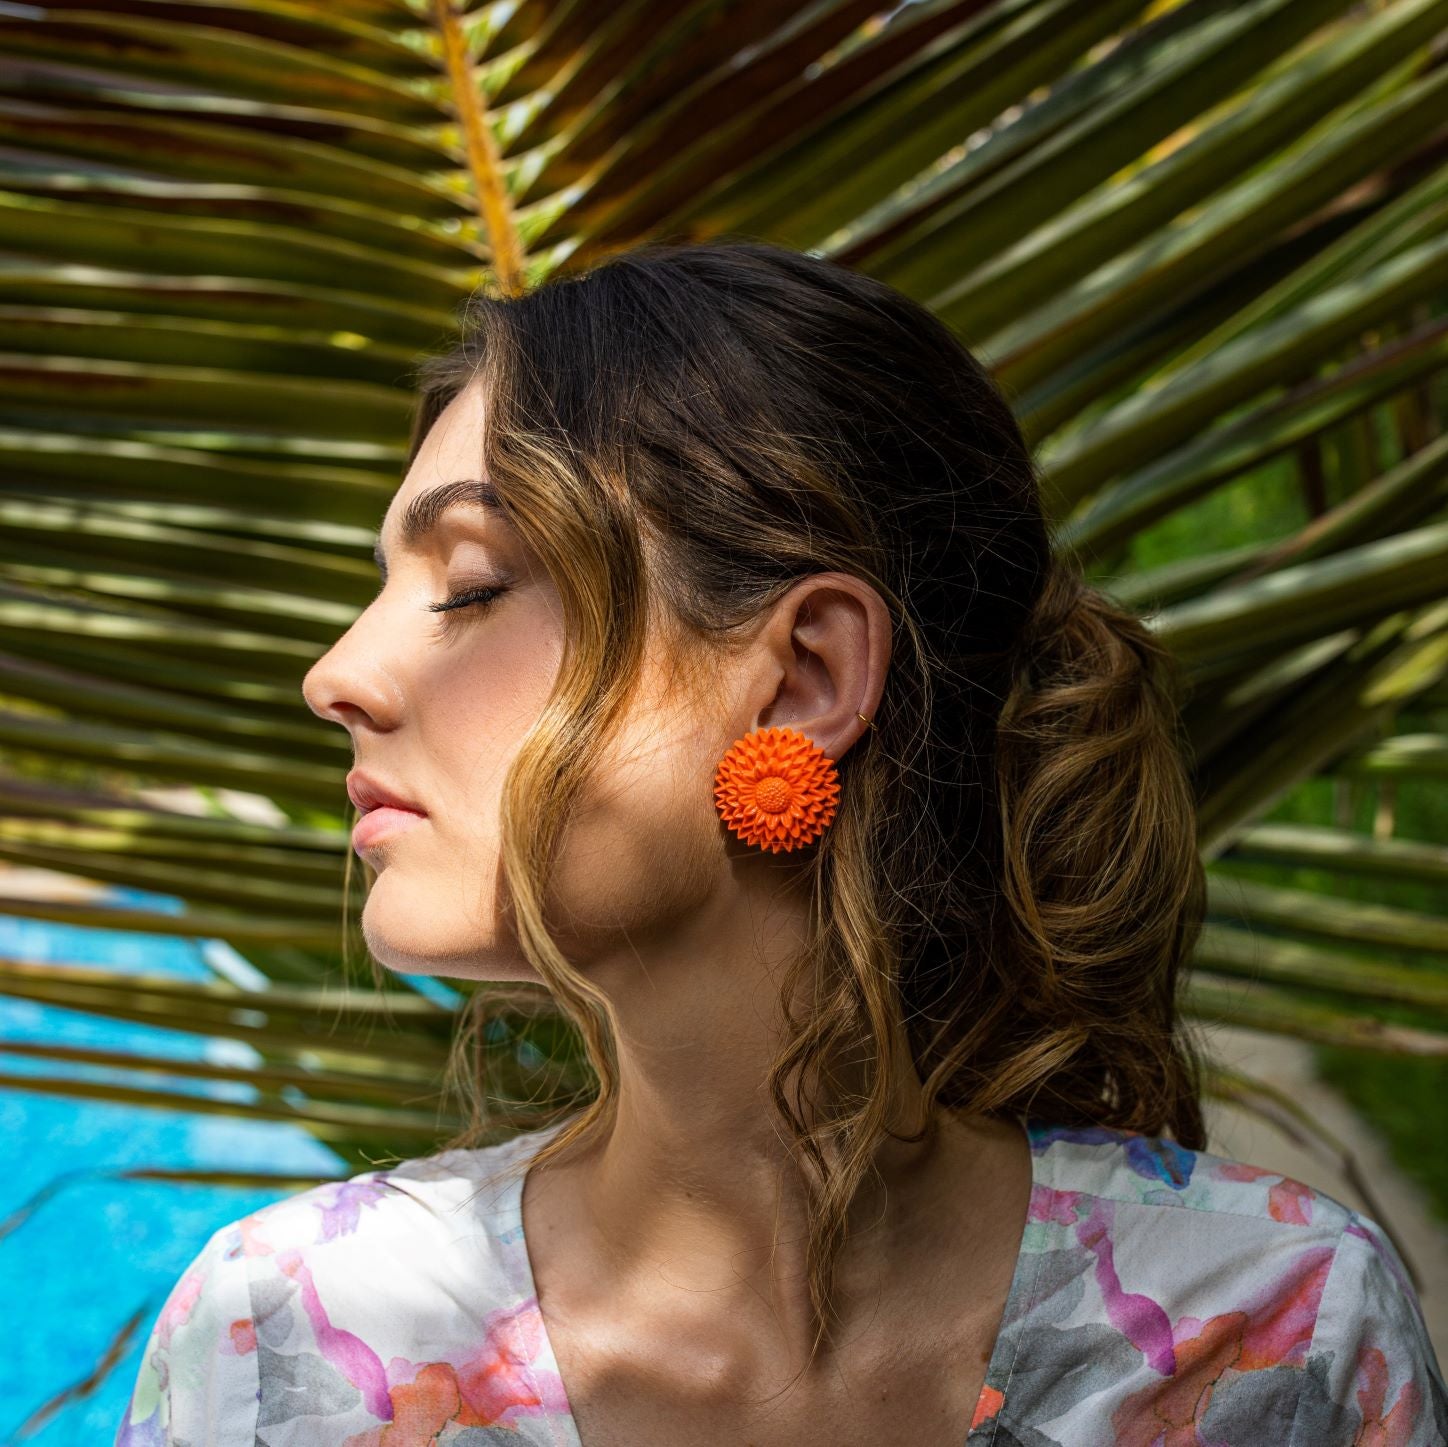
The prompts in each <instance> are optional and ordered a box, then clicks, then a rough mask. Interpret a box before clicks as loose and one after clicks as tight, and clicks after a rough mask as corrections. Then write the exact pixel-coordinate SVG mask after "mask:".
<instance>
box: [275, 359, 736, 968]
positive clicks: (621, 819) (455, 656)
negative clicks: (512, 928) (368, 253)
mask: <svg viewBox="0 0 1448 1447" xmlns="http://www.w3.org/2000/svg"><path fill="white" fill-rule="evenodd" d="M483 406H484V399H483V394H482V392H481V389H480V388H479V387H478V386H476V385H474V386H471V387H468V388H466V389H464V391H462V392H461V393H460V394H459V395H458V397H457V398H456V399H455V400H454V401H453V402H452V403H451V405H449V406H448V407H447V409H446V410H445V411H444V412H443V413H442V415H441V416H440V417H439V419H438V421H437V423H436V424H435V425H434V426H433V428H432V429H431V431H430V432H429V433H428V435H427V438H426V439H425V441H424V443H423V445H422V447H421V449H420V450H419V452H418V455H417V457H416V459H415V460H414V462H413V465H412V467H411V468H410V470H409V471H408V474H407V477H406V478H405V479H404V481H403V483H402V486H401V487H400V488H399V490H398V492H397V495H396V496H395V497H394V498H393V500H392V503H391V505H390V506H389V508H388V511H387V515H386V517H385V518H384V520H383V523H382V526H381V528H380V529H379V555H380V557H381V559H382V560H383V561H384V562H385V575H384V577H383V586H382V588H381V591H380V592H379V593H378V595H377V596H376V598H375V599H374V600H373V601H372V603H371V604H370V605H369V606H368V607H367V608H366V610H365V611H364V612H363V613H362V614H361V616H360V617H358V619H357V620H356V621H355V622H354V623H353V624H352V626H351V627H350V628H349V629H348V630H347V632H346V633H345V634H343V636H342V637H341V638H340V639H338V641H337V642H336V643H335V644H334V645H333V646H332V647H331V649H330V650H329V651H328V652H327V653H326V654H325V655H324V656H323V657H322V658H321V659H319V660H318V661H317V663H316V664H314V665H313V667H312V668H311V669H310V671H309V672H308V674H307V677H306V679H305V681H304V683H303V689H302V691H303V695H304V697H305V699H306V701H307V704H308V706H309V707H310V708H311V709H312V711H313V712H314V713H316V714H317V715H318V716H319V717H321V718H325V719H329V720H331V721H332V722H334V723H339V724H341V725H342V726H343V727H344V728H346V729H347V731H348V733H349V734H350V735H351V737H352V745H353V755H354V765H355V767H354V769H353V772H352V774H351V775H349V786H350V788H351V791H352V792H353V794H354V798H358V797H359V796H360V799H359V801H363V800H365V799H366V797H367V791H368V790H369V788H380V789H381V790H383V791H385V792H386V793H387V794H388V795H390V796H392V797H393V799H395V800H396V801H398V802H401V803H405V804H407V805H409V806H411V807H412V808H414V809H415V810H418V811H421V814H422V817H420V818H419V817H415V816H409V815H405V814H404V815H396V816H388V817H390V818H392V819H393V820H394V821H395V822H396V824H397V825H399V826H400V827H395V828H388V829H385V830H384V831H383V832H381V833H379V834H378V835H377V837H376V838H375V839H374V840H373V841H372V842H367V840H366V839H365V838H364V839H363V840H362V841H361V842H359V845H358V849H359V853H362V854H363V857H365V858H366V860H367V862H368V863H369V864H370V865H372V867H373V868H374V869H375V870H376V871H377V872H378V873H377V879H376V882H375V883H374V885H373V887H372V889H371V891H370V892H369V894H368V898H367V901H366V905H365V908H364V910H363V916H362V929H363V934H364V936H365V938H366V940H367V944H368V947H369V949H370V950H371V952H372V954H373V956H374V957H375V958H376V959H377V960H378V961H379V962H380V963H382V964H383V965H385V966H387V967H388V968H390V969H393V970H397V971H399V972H402V973H406V974H430V975H451V976H454V977H457V978H475V979H487V980H515V979H535V978H536V975H535V974H534V972H533V970H532V968H531V967H530V966H529V965H528V963H527V961H526V960H525V959H524V957H523V956H522V953H521V951H520V950H519V949H518V948H517V946H516V942H515V940H514V939H513V937H512V936H511V934H510V933H509V932H508V931H506V930H505V928H503V926H502V922H501V911H500V909H499V889H498V877H499V876H498V865H499V833H500V826H499V805H500V799H501V793H502V785H503V780H504V777H505V775H506V773H507V770H508V767H509V765H510V764H511V762H512V760H513V758H514V755H515V754H516V753H517V750H518V747H519V745H520V744H521V742H522V740H523V737H524V735H525V734H526V733H527V731H528V729H529V728H530V727H531V726H532V724H533V723H534V721H535V720H536V719H537V718H538V716H539V714H540V712H541V710H542V708H543V705H544V702H545V700H546V699H547V697H548V694H549V692H550V690H551V688H552V685H553V680H554V677H555V675H556V673H557V670H558V665H559V661H560V659H561V656H562V646H563V636H564V635H563V613H562V605H561V602H560V599H559V597H558V593H557V590H556V589H555V587H554V586H553V584H552V582H551V580H550V578H549V577H548V575H547V573H546V572H545V571H544V570H543V568H542V567H541V565H540V564H539V563H538V562H537V561H536V560H535V558H534V557H533V556H532V555H531V553H530V552H529V550H527V549H526V548H525V547H524V546H523V544H522V541H521V539H520V538H519V537H518V535H517V534H516V533H515V532H514V531H513V530H512V528H511V526H510V524H509V523H508V522H507V520H506V518H505V517H504V515H503V514H502V513H501V512H500V511H497V510H494V509H492V508H489V507H486V506H484V505H481V504H479V503H477V502H475V501H474V502H463V503H460V504H457V505H454V506H452V507H449V508H447V509H445V510H443V511H442V512H440V513H439V514H438V515H437V516H436V518H435V520H434V521H433V523H432V525H431V526H430V527H427V528H426V529H425V530H424V531H420V532H417V533H416V534H415V535H414V536H412V537H409V536H408V529H407V528H406V527H405V519H406V518H407V517H408V515H409V510H410V509H411V508H412V507H413V506H414V505H416V504H419V502H420V501H421V500H422V499H425V498H427V497H428V496H429V494H432V493H433V492H434V490H435V489H442V488H447V487H448V485H449V484H453V483H458V482H466V481H468V480H473V479H477V478H479V476H480V464H479V461H478V458H479V455H480V444H479V439H480V427H481V420H482V408H483ZM434 501H436V499H435V498H434ZM479 589H489V590H492V589H497V590H501V591H500V592H498V593H497V595H496V596H495V597H493V598H492V600H491V601H486V600H487V598H488V596H489V595H488V594H486V593H485V594H484V595H483V596H484V601H479V602H474V603H472V604H468V605H466V606H462V607H458V608H455V609H452V610H449V611H434V605H437V604H441V603H444V602H447V601H448V600H450V599H451V600H456V601H459V602H461V601H462V600H463V599H464V598H466V597H467V595H468V594H469V593H470V592H473V591H476V590H479ZM661 679H662V673H661V672H660V671H659V670H658V669H657V667H656V660H654V659H653V658H652V657H651V659H650V663H649V665H648V667H646V669H645V688H644V690H643V692H642V694H641V699H642V700H643V706H642V707H641V708H640V709H638V710H636V711H635V712H634V713H633V714H632V715H631V716H630V718H629V720H628V725H627V727H626V728H625V730H624V731H623V733H622V735H621V736H620V738H619V739H618V740H617V741H616V743H615V744H614V745H613V746H612V748H611V750H610V753H609V757H608V758H607V759H606V761H605V766H604V767H603V768H602V769H601V770H600V771H599V772H598V773H597V774H596V775H595V776H594V780H595V782H594V783H593V784H592V785H591V786H590V789H589V790H588V792H587V793H586V794H585V797H584V799H583V801H581V809H580V814H579V817H578V818H577V820H576V823H575V825H574V827H573V828H572V829H571V830H570V832H569V834H568V837H567V840H566V846H565V849H564V852H563V855H562V857H561V858H560V860H559V863H558V867H557V871H556V874H555V887H554V890H553V891H552V892H550V895H549V901H548V910H549V925H550V927H551V928H553V930H554V934H555V938H557V940H558V943H559V944H560V947H563V948H564V949H565V952H566V953H568V954H569V955H570V957H571V958H573V960H574V962H575V963H576V964H584V963H586V961H587V957H588V956H589V955H591V954H597V953H599V952H603V951H608V950H609V949H610V948H612V947H615V946H617V945H618V944H619V943H620V942H622V941H625V940H633V941H634V942H635V943H636V942H637V940H638V937H639V936H640V935H641V934H644V933H647V932H649V931H650V930H651V929H653V928H656V927H657V926H658V925H660V924H661V923H662V922H663V921H665V920H667V919H669V918H676V917H677V916H678V915H679V913H680V912H681V911H687V910H688V909H689V908H690V906H691V905H695V904H697V903H698V902H699V901H700V900H701V899H702V898H703V897H704V896H705V895H706V894H707V893H708V891H709V889H710V887H711V883H713V882H717V880H718V879H719V878H720V877H721V871H722V869H723V865H724V854H723V849H722V846H721V844H720V840H719V822H718V819H717V816H716V815H715V813H714V808H713V796H712V777H713V768H714V764H715V762H716V761H717V759H718V757H719V756H720V755H721V754H722V753H723V751H724V750H725V749H726V748H727V747H728V745H729V742H730V735H729V724H728V722H727V720H728V718H729V717H730V716H731V715H732V713H733V712H734V710H733V709H731V707H730V705H729V702H728V700H725V699H720V700H719V701H718V708H719V712H718V717H717V719H716V720H715V721H714V722H713V723H712V724H710V723H708V722H705V721H701V720H700V719H699V718H697V717H696V716H695V714H694V713H693V712H692V711H690V710H687V709H685V708H684V707H682V705H681V703H680V701H678V700H676V699H675V700H671V698H670V693H671V690H670V689H668V688H667V687H664V686H663V685H662V683H661ZM650 680H653V682H654V685H655V686H654V687H652V688H651V687H649V682H650ZM374 797H375V794H374ZM383 817H384V816H383V815H382V814H381V813H379V814H378V815H377V817H376V818H375V819H374V820H373V821H372V823H373V824H374V825H375V824H376V823H377V822H378V821H379V820H381V819H382V818H383ZM369 827H370V826H369ZM661 859H667V860H668V861H669V869H668V870H667V871H661V870H660V869H659V868H658V862H659V860H661ZM665 875H666V877H661V876H665ZM555 909H557V910H558V911H559V912H558V914H557V915H556V917H555V914H554V911H555Z"/></svg>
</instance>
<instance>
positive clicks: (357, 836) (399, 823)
mask: <svg viewBox="0 0 1448 1447" xmlns="http://www.w3.org/2000/svg"><path fill="white" fill-rule="evenodd" d="M426 818H427V815H426V814H418V813H416V812H414V811H413V810H411V809H394V808H392V807H391V806H390V805H387V804H382V805H379V806H378V807H377V808H375V809H369V810H368V811H367V812H366V813H365V814H364V815H363V816H362V817H361V818H360V819H359V820H358V821H357V824H356V827H355V828H354V829H353V830H352V848H353V849H355V850H356V851H357V853H358V854H361V853H363V852H364V851H366V850H368V849H371V848H372V847H373V846H374V845H376V844H380V843H381V842H382V841H383V840H384V839H391V838H393V837H395V836H396V835H398V834H402V833H405V832H406V831H407V830H409V829H411V828H412V827H413V826H414V825H416V824H421V823H422V821H423V820H424V819H426Z"/></svg>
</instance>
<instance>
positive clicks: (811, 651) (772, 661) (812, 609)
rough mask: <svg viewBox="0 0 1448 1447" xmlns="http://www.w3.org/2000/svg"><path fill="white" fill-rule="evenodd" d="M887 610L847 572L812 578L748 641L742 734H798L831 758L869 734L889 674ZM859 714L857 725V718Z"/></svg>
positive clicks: (867, 587) (788, 595) (777, 607)
mask: <svg viewBox="0 0 1448 1447" xmlns="http://www.w3.org/2000/svg"><path fill="white" fill-rule="evenodd" d="M890 634H891V620H890V611H889V609H888V607H887V606H886V604H885V600H884V599H883V598H882V597H881V596H880V594H879V593H878V592H877V591H876V589H875V588H874V587H872V586H871V585H870V584H869V583H867V582H865V581H864V580H863V579H862V578H857V577H855V576H854V575H853V574H852V573H814V574H811V575H810V576H809V577H808V578H803V579H801V580H800V581H799V582H798V583H797V584H795V586H794V587H793V588H791V589H790V590H789V592H788V593H786V594H785V595H784V597H782V598H780V599H779V600H778V601H777V602H776V603H775V605H774V607H773V608H772V609H771V611H770V614H769V618H768V620H767V621H766V623H765V625H764V626H763V628H762V629H761V630H760V631H759V633H758V635H757V636H756V639H755V651H756V654H757V658H756V660H754V667H753V668H752V670H751V674H752V676H754V677H756V678H757V679H758V683H757V686H756V687H755V688H754V689H753V690H752V691H751V692H750V694H749V695H748V701H749V702H753V703H755V704H756V705H757V707H756V710H755V713H754V716H753V718H752V719H750V720H748V721H746V723H745V727H744V730H743V731H744V732H748V731H749V730H752V729H756V728H769V727H771V726H780V727H789V728H792V729H795V730H797V731H798V732H799V733H802V734H803V735H804V736H805V737H806V738H808V739H809V740H810V741H811V742H813V743H815V744H817V745H818V746H819V747H820V748H821V749H823V750H824V752H825V754H826V756H827V757H829V758H831V759H838V758H840V757H841V756H842V755H843V754H844V753H845V751H846V750H847V749H848V748H849V747H850V746H851V745H852V744H853V743H854V742H855V740H856V739H857V738H859V737H860V735H861V734H862V733H865V732H866V731H867V729H868V728H869V725H868V724H867V723H866V722H865V719H873V718H874V716H875V709H876V707H877V706H878V705H879V702H880V698H881V695H882V694H883V692H884V688H885V675H886V673H887V672H888V670H889V667H890ZM861 714H863V715H864V718H863V719H862V718H861V717H860V715H861Z"/></svg>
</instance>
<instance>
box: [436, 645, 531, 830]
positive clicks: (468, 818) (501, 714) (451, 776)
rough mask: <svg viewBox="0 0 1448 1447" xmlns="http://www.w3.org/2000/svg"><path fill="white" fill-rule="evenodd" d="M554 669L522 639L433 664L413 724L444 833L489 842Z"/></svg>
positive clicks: (459, 654) (445, 658)
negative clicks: (416, 723)
mask: <svg viewBox="0 0 1448 1447" xmlns="http://www.w3.org/2000/svg"><path fill="white" fill-rule="evenodd" d="M555 667H556V664H555V663H554V661H553V660H552V658H551V657H549V656H547V654H546V653H545V652H544V651H543V650H542V649H540V648H538V647H534V646H531V645H530V644H529V643H528V641H527V640H526V639H523V638H503V639H489V640H488V642H487V645H486V647H484V648H479V649H477V650H475V651H474V652H472V653H471V654H469V653H465V652H464V651H463V650H461V649H459V650H457V651H456V652H455V653H453V654H451V655H447V656H440V657H439V658H437V659H436V660H434V661H432V662H431V663H430V664H429V666H428V669H427V671H426V674H425V676H424V677H422V678H421V679H418V680H416V681H415V684H414V689H415V692H414V698H415V700H416V702H417V705H418V707H417V717H418V719H419V721H420V723H421V725H422V727H421V729H420V733H421V735H422V739H423V744H424V752H425V754H426V757H427V759H428V773H429V776H430V780H431V785H432V795H433V797H434V798H435V800H436V803H437V809H436V813H437V814H438V816H439V822H440V823H441V825H442V828H443V831H444V833H447V834H450V835H452V836H453V837H454V838H455V839H456V838H458V837H459V836H464V835H465V836H468V837H471V838H473V839H482V840H495V839H496V837H497V832H498V807H499V800H500V798H501V795H502V788H503V780H504V778H505V777H506V775H507V772H508V768H509V766H510V765H511V764H512V762H513V759H514V757H515V756H516V754H517V752H518V749H519V747H520V745H521V744H522V742H523V739H524V737H525V735H526V734H527V733H528V730H529V729H530V728H532V726H533V725H534V723H535V722H536V721H537V719H538V716H539V714H540V713H541V712H542V710H543V705H544V703H545V702H546V701H547V698H548V694H549V691H550V689H551V688H552V685H553V677H554V669H555Z"/></svg>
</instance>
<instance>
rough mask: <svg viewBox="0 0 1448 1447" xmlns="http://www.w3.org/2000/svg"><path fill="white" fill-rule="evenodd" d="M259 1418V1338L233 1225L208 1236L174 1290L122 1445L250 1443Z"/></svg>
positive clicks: (119, 1440)
mask: <svg viewBox="0 0 1448 1447" xmlns="http://www.w3.org/2000/svg"><path fill="white" fill-rule="evenodd" d="M256 1411H257V1373H256V1334H255V1330H254V1326H253V1320H252V1307H251V1294H250V1291H249V1289H248V1284H247V1273H246V1261H245V1259H244V1257H243V1254H242V1250H241V1237H240V1234H239V1233H238V1231H237V1228H236V1225H235V1223H233V1224H231V1225H228V1226H223V1227H221V1228H220V1229H219V1230H217V1231H215V1232H214V1233H213V1234H212V1235H211V1236H210V1238H209V1239H208V1240H207V1241H206V1243H205V1245H203V1246H202V1248H201V1250H200V1251H199V1252H197V1254H196V1255H195V1256H194V1257H193V1258H192V1260H191V1261H190V1263H189V1264H188V1265H187V1266H186V1268H185V1270H184V1271H182V1273H181V1275H180V1277H179V1278H178V1279H177V1280H176V1282H175V1284H174V1285H173V1286H172V1287H171V1290H170V1292H169V1294H168V1295H167V1297H166V1301H165V1304H164V1305H163V1306H162V1308H161V1312H160V1315H159V1316H158V1317H157V1318H156V1321H155V1323H154V1324H153V1326H152V1328H151V1333H150V1336H149V1337H148V1339H147V1341H146V1344H145V1346H144V1348H143V1349H142V1353H141V1365H140V1368H139V1370H138V1372H137V1374H136V1381H135V1385H134V1387H133V1388H132V1391H131V1397H130V1400H129V1402H128V1403H127V1406H126V1409H125V1412H124V1414H123V1416H122V1418H121V1422H120V1426H119V1429H118V1431H117V1434H116V1444H117V1447H131V1444H140V1443H143V1442H144V1443H157V1442H167V1443H169V1442H178V1443H179V1442H212V1443H217V1444H222V1443H231V1442H238V1443H240V1442H247V1443H250V1442H251V1441H252V1430H253V1425H254V1423H255V1421H256Z"/></svg>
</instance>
